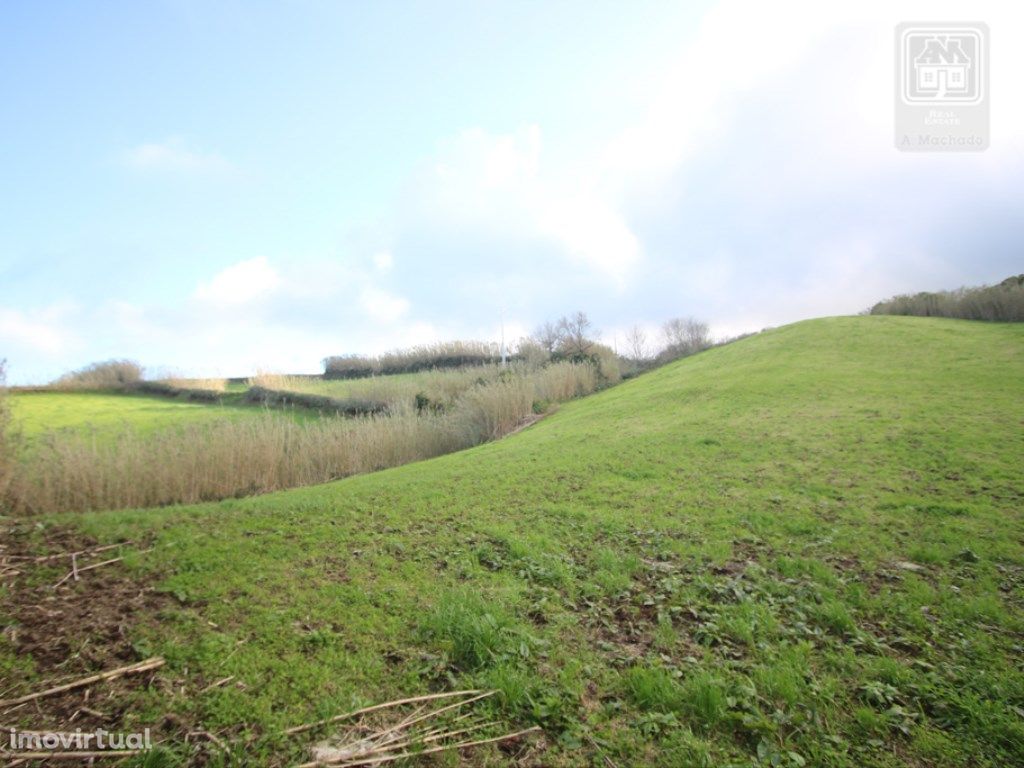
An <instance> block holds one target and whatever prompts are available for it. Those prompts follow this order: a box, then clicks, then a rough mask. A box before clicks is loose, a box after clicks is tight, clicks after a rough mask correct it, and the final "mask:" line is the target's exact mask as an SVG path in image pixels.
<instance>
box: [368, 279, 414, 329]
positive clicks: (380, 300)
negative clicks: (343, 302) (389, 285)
mask: <svg viewBox="0 0 1024 768" xmlns="http://www.w3.org/2000/svg"><path fill="white" fill-rule="evenodd" d="M359 305H360V306H361V307H362V308H363V310H364V311H365V312H366V314H367V315H369V316H370V318H372V319H373V320H376V321H378V322H382V323H395V322H397V321H398V320H401V319H402V318H403V317H404V316H405V315H406V314H407V313H408V312H409V302H408V301H407V300H406V299H403V298H402V297H401V296H395V295H394V294H391V293H388V292H387V291H383V290H381V289H379V288H373V287H367V288H364V289H363V290H362V292H361V293H360V295H359Z"/></svg>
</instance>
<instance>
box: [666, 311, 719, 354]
mask: <svg viewBox="0 0 1024 768" xmlns="http://www.w3.org/2000/svg"><path fill="white" fill-rule="evenodd" d="M662 333H663V334H664V336H665V344H666V346H667V347H668V351H669V352H671V353H672V354H673V355H674V356H681V355H692V354H693V353H694V352H700V351H701V350H702V349H707V348H708V347H709V346H711V335H710V332H709V330H708V324H707V323H703V322H701V321H699V320H695V319H694V318H692V317H685V318H684V317H674V318H672V319H671V320H668V321H666V322H665V324H664V325H663V326H662Z"/></svg>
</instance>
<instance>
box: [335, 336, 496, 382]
mask: <svg viewBox="0 0 1024 768" xmlns="http://www.w3.org/2000/svg"><path fill="white" fill-rule="evenodd" d="M500 360H501V350H500V349H499V347H498V345H497V344H493V343H491V342H486V341H447V342H439V343H437V344H428V345H424V346H419V347H412V348H411V349H404V350H395V351H392V352H386V353H385V354H383V355H381V356H379V357H362V356H360V355H340V356H335V357H327V358H324V361H323V363H324V376H325V377H326V378H329V379H356V378H363V377H366V376H375V375H392V374H396V373H417V372H419V371H427V370H430V369H432V368H462V367H466V366H475V365H486V364H487V363H496V362H500Z"/></svg>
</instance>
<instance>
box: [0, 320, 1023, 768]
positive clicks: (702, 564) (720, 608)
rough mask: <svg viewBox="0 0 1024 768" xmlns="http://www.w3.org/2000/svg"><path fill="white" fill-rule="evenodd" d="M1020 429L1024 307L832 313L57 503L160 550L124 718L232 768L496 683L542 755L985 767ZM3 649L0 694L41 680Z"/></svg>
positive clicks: (491, 761)
mask: <svg viewBox="0 0 1024 768" xmlns="http://www.w3.org/2000/svg"><path fill="white" fill-rule="evenodd" d="M1022 423H1024V326H1019V325H999V324H981V323H969V322H964V321H954V320H936V319H924V318H898V317H860V318H832V319H825V320H817V321H810V322H804V323H798V324H795V325H791V326H787V327H784V328H779V329H775V330H772V331H767V332H765V333H762V334H760V335H758V336H756V337H752V338H749V339H746V340H743V341H740V342H737V343H735V344H732V345H729V346H724V347H718V348H714V349H711V350H709V351H706V352H703V353H701V354H699V355H695V356H693V357H689V358H687V359H685V360H682V361H679V362H676V363H672V364H670V365H668V366H665V367H663V368H660V369H658V370H656V371H653V372H651V373H648V374H645V375H643V376H640V377H638V378H636V379H633V380H631V381H628V382H626V383H624V384H622V385H620V386H617V387H614V388H612V389H609V390H607V391H604V392H602V393H599V394H597V395H594V396H592V397H588V398H586V399H583V400H579V401H576V402H573V403H569V404H567V405H564V406H562V407H561V409H560V410H559V412H558V413H556V414H554V415H553V416H551V417H550V418H548V419H545V420H544V421H542V422H540V423H539V424H537V425H535V426H533V427H531V428H529V429H527V430H525V431H523V432H521V433H519V434H516V435H515V436H513V437H511V438H509V439H506V440H502V441H499V442H493V443H488V444H485V445H481V446H479V447H476V448H473V449H471V450H467V451H463V452H460V453H454V454H450V455H447V456H442V457H440V458H436V459H433V460H430V461H424V462H419V463H415V464H411V465H408V466H405V467H402V468H399V469H393V470H388V471H385V472H379V473H375V474H368V475H363V476H359V477H353V478H349V479H347V480H343V481H339V482H336V483H332V484H330V485H324V486H319V487H309V488H303V489H298V490H292V491H287V492H282V493H275V494H271V495H266V496H261V497H256V498H250V499H244V500H231V501H225V502H221V503H216V504H205V505H199V506H192V507H178V508H171V509H162V510H139V511H130V512H105V513H95V514H88V515H79V516H65V517H63V518H46V519H44V520H42V522H45V523H48V524H53V525H69V524H70V525H75V526H81V527H82V528H83V529H84V530H85V531H87V532H88V533H90V534H91V535H93V536H95V537H96V538H97V539H98V540H99V541H101V542H111V541H118V540H124V539H130V540H133V541H136V542H144V543H145V545H146V546H147V547H149V546H151V547H153V549H152V551H150V552H148V553H147V554H146V555H145V556H144V557H134V558H131V559H130V560H129V562H128V567H129V569H130V570H129V573H130V574H131V575H132V577H133V578H135V579H137V580H139V581H145V580H147V579H155V580H156V582H157V583H158V588H159V589H160V590H161V591H162V592H163V593H165V594H166V595H167V598H168V601H167V604H165V605H162V606H161V607H159V608H153V609H150V612H149V613H148V614H146V615H145V617H144V618H143V619H142V620H140V621H136V622H135V623H134V628H133V630H132V632H133V636H132V639H133V643H134V648H135V651H136V653H137V654H138V655H140V656H144V655H149V654H155V653H158V654H161V655H163V656H165V657H166V658H167V660H168V666H167V668H166V669H165V670H162V671H161V672H160V674H159V678H160V679H161V680H163V681H165V682H164V683H161V684H158V685H154V686H153V687H151V688H150V689H148V690H147V691H146V692H145V693H144V694H141V698H140V699H139V700H138V701H137V702H136V703H135V706H134V707H133V708H132V709H130V710H129V713H128V715H126V717H127V719H128V722H127V723H126V725H131V724H137V725H141V724H145V723H151V722H154V721H155V720H157V719H160V718H163V716H164V715H165V714H166V713H171V714H172V715H173V716H174V717H175V718H178V721H180V722H187V723H195V724H199V725H200V726H201V727H203V728H206V729H209V730H211V731H216V732H219V733H221V734H228V735H229V736H230V738H231V740H232V742H233V743H236V744H240V745H244V747H243V748H244V752H245V762H246V764H251V765H255V764H286V763H288V762H289V761H297V760H299V759H300V758H301V757H302V756H303V755H304V754H305V747H306V745H308V744H309V743H310V742H311V741H312V740H314V738H315V737H314V736H312V735H311V737H310V738H309V739H288V738H286V737H284V736H282V735H280V734H281V730H282V729H283V728H285V727H287V726H291V725H295V724H297V723H302V722H308V721H311V720H315V719H317V718H321V717H327V716H330V715H333V714H336V713H339V712H343V711H346V710H348V709H350V708H351V707H352V706H353V705H358V704H365V703H373V702H377V701H383V700H386V699H389V698H398V697H400V696H403V695H413V694H415V693H420V692H424V691H428V690H433V689H444V688H449V687H453V686H459V687H470V686H488V687H495V688H498V689H499V690H500V691H501V692H502V696H501V697H500V698H499V700H497V701H496V702H495V703H494V704H493V705H491V706H493V707H494V708H495V709H496V710H497V711H496V714H499V715H501V716H503V717H505V718H508V719H511V720H515V721H520V722H522V723H530V722H536V723H539V724H540V725H542V726H543V727H544V729H545V731H546V749H545V751H544V753H543V754H542V755H541V759H540V762H541V763H542V764H543V765H545V766H583V765H600V764H602V763H604V762H605V761H604V759H603V757H602V755H603V756H607V757H608V758H609V759H610V760H611V761H613V762H614V764H615V765H618V766H623V767H624V766H652V765H653V766H673V767H675V766H751V765H755V766H805V765H806V766H834V767H835V768H840V767H842V768H862V767H876V768H895V766H905V765H914V766H963V767H964V768H966V767H967V766H971V767H972V768H973V767H975V766H988V767H990V768H997V767H1002V766H1008V765H1020V764H1024V669H1022V667H1021V664H1020V659H1021V642H1022V640H1021V638H1022V636H1024V536H1022V534H1024V525H1022V522H1024V520H1022V515H1024V503H1022V502H1024V486H1022V475H1021V464H1020V460H1021V456H1024V430H1022V429H1021V424H1022ZM33 535H36V536H41V535H43V534H42V533H40V532H39V531H38V530H36V532H35V533H34V534H33ZM54 574H55V575H57V576H59V572H58V571H57V570H56V569H55V570H54ZM43 578H44V577H43V576H40V577H39V579H40V580H42V579H43ZM51 583H52V582H51ZM74 588H75V589H83V590H84V589H87V581H86V580H85V579H83V582H81V583H80V584H78V585H76V586H75V587H74ZM4 638H5V639H4V640H3V643H4V645H2V646H0V649H2V650H0V669H5V670H7V673H6V674H7V675H8V676H9V677H11V679H12V682H11V684H10V685H9V686H7V687H8V688H11V689H12V690H13V691H14V692H21V691H24V690H29V689H31V688H32V686H33V685H34V684H36V685H38V682H39V681H38V680H37V679H36V677H35V676H36V675H38V673H34V672H33V671H32V670H31V669H29V668H27V667H26V664H25V663H24V661H23V660H19V659H17V657H16V656H15V655H14V650H13V646H11V645H10V643H11V641H10V640H9V634H8V633H4ZM226 676H232V678H231V680H232V683H231V684H228V685H221V686H213V687H211V683H213V682H214V681H217V680H220V679H222V678H224V677H226ZM9 720H11V724H12V725H14V724H19V723H20V724H25V725H29V724H31V720H32V718H31V713H30V712H29V713H27V714H26V713H24V712H20V713H19V712H14V713H12V714H11V715H10V716H9ZM22 720H23V723H22ZM172 751H173V750H172ZM170 757H171V758H173V754H172V755H171V756H170ZM471 760H472V761H473V763H472V764H477V765H505V764H512V761H511V759H510V758H506V757H505V756H504V753H502V752H501V751H499V750H498V749H495V748H490V747H489V748H486V749H481V750H479V751H477V752H475V753H474V755H473V757H472V758H471Z"/></svg>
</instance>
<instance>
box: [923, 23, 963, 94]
mask: <svg viewBox="0 0 1024 768" xmlns="http://www.w3.org/2000/svg"><path fill="white" fill-rule="evenodd" d="M970 67H971V59H970V57H969V56H968V55H967V53H966V52H965V51H964V46H963V42H962V41H961V40H960V39H958V38H956V37H949V36H947V37H946V38H945V39H942V38H941V37H939V36H935V37H933V38H931V39H930V40H927V41H925V44H924V48H923V49H922V50H921V52H920V53H919V54H918V55H917V57H916V58H915V59H914V69H915V71H916V72H917V88H918V90H919V91H920V92H922V93H927V92H928V91H932V92H933V93H934V94H935V96H936V98H940V99H941V98H943V97H944V96H945V95H946V94H947V93H949V92H954V93H964V92H966V91H967V75H968V72H969V70H970Z"/></svg>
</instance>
